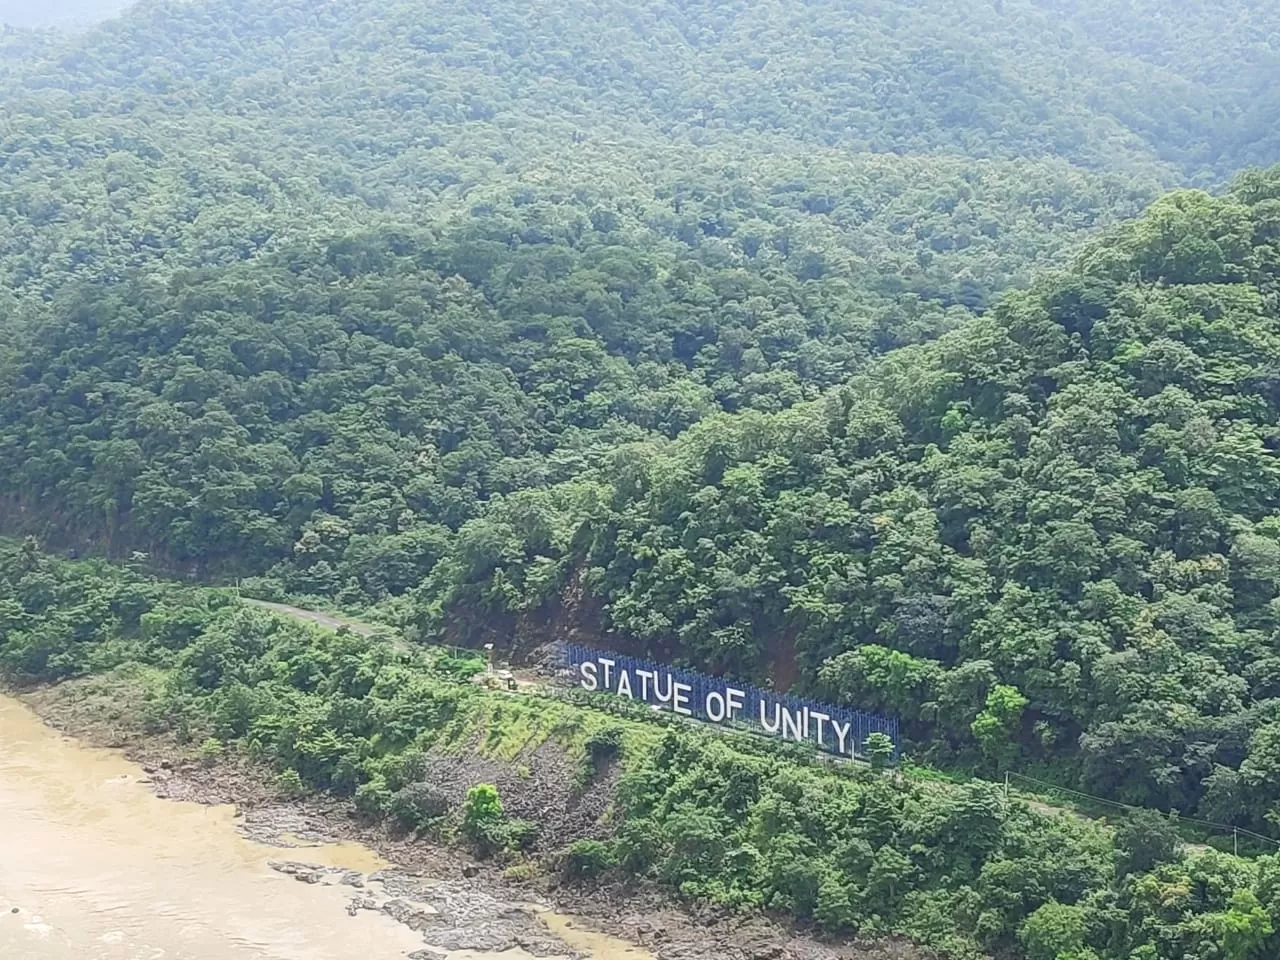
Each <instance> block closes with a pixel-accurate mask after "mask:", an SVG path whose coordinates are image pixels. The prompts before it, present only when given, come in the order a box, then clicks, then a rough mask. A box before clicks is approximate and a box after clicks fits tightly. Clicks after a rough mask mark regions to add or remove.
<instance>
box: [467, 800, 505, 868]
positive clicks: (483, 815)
mask: <svg viewBox="0 0 1280 960" xmlns="http://www.w3.org/2000/svg"><path fill="white" fill-rule="evenodd" d="M501 826H502V798H501V797H500V796H499V795H498V788H497V787H495V786H493V785H492V784H489V783H480V784H477V785H476V786H474V787H472V788H471V789H470V790H468V791H467V799H466V802H465V803H464V804H463V806H462V835H463V836H464V837H466V838H467V839H468V840H470V841H471V842H472V843H474V844H475V845H476V847H477V848H478V849H479V850H480V851H481V852H482V853H488V852H490V851H492V850H494V849H497V848H499V847H501V846H503V838H502V837H501V836H500V833H501V830H500V828H501Z"/></svg>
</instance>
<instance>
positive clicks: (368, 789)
mask: <svg viewBox="0 0 1280 960" xmlns="http://www.w3.org/2000/svg"><path fill="white" fill-rule="evenodd" d="M391 797H392V793H391V791H390V790H389V789H387V781H386V780H384V779H383V778H382V777H374V778H373V779H372V780H370V781H369V782H368V783H364V784H361V785H360V786H359V787H357V788H356V810H358V811H359V812H360V813H362V814H363V815H364V816H366V817H371V818H373V819H375V820H376V819H379V818H381V817H384V816H386V813H387V811H388V810H389V809H390V807H391Z"/></svg>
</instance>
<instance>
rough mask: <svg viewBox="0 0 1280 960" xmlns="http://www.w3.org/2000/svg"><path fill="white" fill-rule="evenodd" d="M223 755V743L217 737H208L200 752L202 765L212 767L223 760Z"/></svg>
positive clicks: (201, 745)
mask: <svg viewBox="0 0 1280 960" xmlns="http://www.w3.org/2000/svg"><path fill="white" fill-rule="evenodd" d="M222 754H223V748H222V741H221V740H219V739H217V738H216V737H206V738H205V740H204V742H202V743H201V744H200V749H199V751H198V756H199V757H200V764H201V766H205V767H212V766H213V765H214V764H215V763H217V762H218V761H219V760H221V759H222Z"/></svg>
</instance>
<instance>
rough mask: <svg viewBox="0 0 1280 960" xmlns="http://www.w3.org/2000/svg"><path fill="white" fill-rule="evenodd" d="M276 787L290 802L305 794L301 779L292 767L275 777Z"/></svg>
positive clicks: (305, 789) (305, 790)
mask: <svg viewBox="0 0 1280 960" xmlns="http://www.w3.org/2000/svg"><path fill="white" fill-rule="evenodd" d="M276 787H277V788H278V789H279V790H280V792H281V793H283V794H284V795H285V796H286V797H288V798H289V799H290V800H295V799H297V798H298V797H300V796H302V795H303V794H304V793H306V792H307V788H306V786H305V785H304V784H303V782H302V777H300V776H299V775H298V771H297V770H294V769H293V768H292V767H290V768H289V769H288V770H286V771H284V772H283V773H282V774H280V775H279V776H278V777H276Z"/></svg>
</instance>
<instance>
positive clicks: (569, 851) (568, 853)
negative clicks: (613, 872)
mask: <svg viewBox="0 0 1280 960" xmlns="http://www.w3.org/2000/svg"><path fill="white" fill-rule="evenodd" d="M617 863H618V858H617V854H616V853H615V852H614V849H613V846H612V845H611V844H608V843H603V842H601V841H600V840H575V841H574V842H573V843H571V844H569V846H568V848H566V850H565V853H564V872H565V875H566V876H568V877H572V878H573V879H575V880H586V879H590V878H591V877H598V876H599V875H600V874H602V873H604V872H605V871H606V870H609V869H611V868H612V867H615V866H617Z"/></svg>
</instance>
